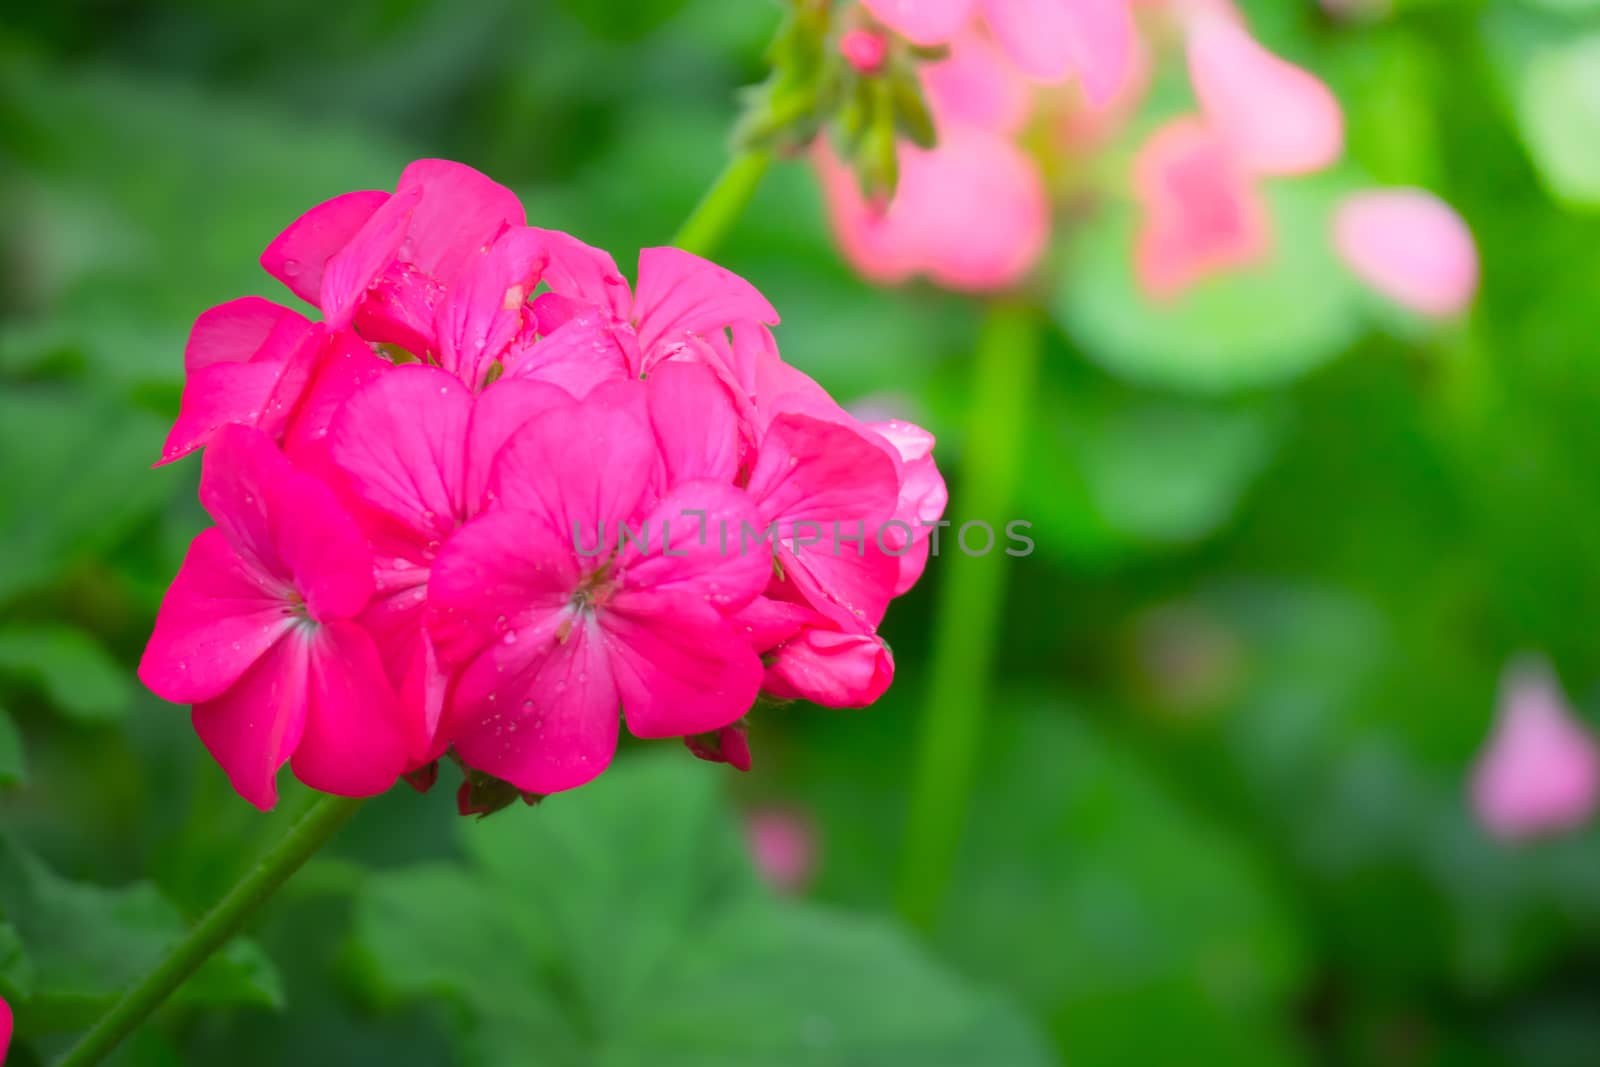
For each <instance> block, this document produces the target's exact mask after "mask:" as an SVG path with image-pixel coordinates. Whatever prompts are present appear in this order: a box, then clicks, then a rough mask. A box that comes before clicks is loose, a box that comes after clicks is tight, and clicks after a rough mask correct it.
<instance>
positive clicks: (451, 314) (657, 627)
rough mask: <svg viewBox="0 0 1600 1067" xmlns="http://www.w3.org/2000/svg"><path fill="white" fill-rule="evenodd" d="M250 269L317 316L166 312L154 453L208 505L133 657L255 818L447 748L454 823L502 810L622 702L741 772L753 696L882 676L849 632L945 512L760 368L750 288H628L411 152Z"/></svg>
mask: <svg viewBox="0 0 1600 1067" xmlns="http://www.w3.org/2000/svg"><path fill="white" fill-rule="evenodd" d="M263 263H264V264H265V265H266V266H267V267H268V269H269V270H271V271H272V272H273V273H275V274H277V275H278V276H279V277H281V278H283V279H284V280H285V282H286V283H287V284H290V286H291V288H293V289H294V291H295V292H296V293H297V294H299V295H301V296H303V297H305V298H306V299H308V300H310V301H311V302H313V303H315V304H317V305H319V306H320V308H321V310H322V311H323V313H324V315H325V319H324V321H322V322H313V321H311V320H309V319H307V318H305V317H304V316H302V315H300V314H299V313H297V312H294V311H290V310H289V309H287V308H281V307H278V306H277V305H274V304H271V303H270V302H267V301H263V300H256V299H254V298H249V299H245V300H239V301H234V302H232V303H230V304H226V305H223V306H222V307H220V308H217V309H213V310H212V311H210V312H207V313H206V314H204V315H202V316H201V317H200V319H199V321H198V322H197V323H196V326H195V330H194V333H193V335H192V336H191V339H190V344H189V350H188V352H187V355H186V360H187V363H188V367H189V382H188V388H187V389H186V393H185V400H184V412H183V414H182V415H181V416H180V419H179V422H178V426H177V427H175V429H174V434H173V441H172V442H171V443H170V447H169V458H171V457H172V456H175V455H178V454H182V453H183V452H185V451H188V450H190V449H193V448H197V447H200V446H202V445H206V444H208V443H209V447H208V449H207V452H206V456H205V461H204V466H203V468H202V478H201V499H202V502H203V503H204V504H205V505H206V507H207V510H208V511H209V512H210V513H211V515H212V517H213V518H214V519H215V520H216V522H217V524H218V525H217V527H216V528H215V529H212V530H208V531H206V532H204V533H202V534H201V535H200V536H199V537H198V538H196V540H195V542H194V545H193V546H192V547H191V550H190V553H189V557H188V559H186V561H185V563H184V565H183V568H182V569H181V570H180V572H179V574H178V576H177V578H176V579H175V580H174V582H173V584H172V587H171V588H170V589H169V590H168V594H167V597H166V600H165V601H164V603H163V605H162V609H161V612H160V615H159V617H158V620H157V625H156V630H155V633H154V635H153V636H152V637H151V640H150V643H149V646H148V647H147V649H146V652H145V657H144V660H143V663H142V664H141V668H140V671H141V677H142V678H143V679H144V681H145V682H146V684H147V685H149V686H150V687H151V688H152V689H153V690H154V691H155V692H156V693H157V694H158V695H161V696H163V697H165V698H167V699H170V700H173V701H175V702H179V703H189V704H192V705H194V722H195V726H196V729H197V731H198V732H199V733H200V735H201V738H202V740H203V741H204V742H205V743H206V745H207V746H208V747H209V748H210V749H211V751H212V752H213V754H214V755H215V756H216V758H217V760H218V762H219V763H220V764H221V765H222V766H223V768H224V770H226V771H227V773H228V775H229V777H230V780H232V782H233V783H234V786H235V788H236V789H237V790H238V791H239V792H240V793H241V794H242V795H243V796H244V797H245V798H246V799H248V800H250V801H251V802H252V803H254V804H257V805H258V806H262V807H268V806H270V805H271V804H272V803H273V801H274V800H275V797H276V792H275V785H274V782H275V776H276V772H277V770H278V769H279V768H280V767H281V766H282V764H283V763H284V762H286V761H289V762H292V765H293V768H294V771H295V773H296V775H297V776H298V777H300V778H301V779H302V780H303V781H305V782H307V783H308V784H310V785H312V786H313V787H315V788H318V789H323V790H327V791H331V792H341V793H354V794H363V795H364V794H366V793H371V792H377V791H381V790H382V789H384V788H387V786H388V785H389V784H391V783H392V782H393V781H394V779H395V777H396V776H397V775H400V774H402V773H404V774H405V775H406V776H407V778H408V780H409V781H411V782H412V783H413V784H414V785H416V786H417V787H418V788H424V789H425V788H426V787H427V786H428V785H429V784H431V782H432V779H433V776H434V775H435V774H436V771H437V762H436V761H437V760H438V759H439V758H440V757H441V756H443V755H444V754H446V753H447V752H449V753H452V754H453V755H454V756H455V758H457V759H458V760H459V761H460V762H462V763H463V764H464V765H465V767H466V768H467V770H468V786H467V788H466V789H465V792H464V793H463V794H462V796H463V800H462V805H463V808H464V809H470V810H472V811H474V812H479V813H484V812H488V811H492V810H497V809H498V808H499V807H502V806H504V804H506V803H509V802H511V801H513V800H515V799H516V797H517V796H519V795H520V796H523V797H524V798H528V797H534V796H536V795H539V794H545V793H550V792H556V791H559V790H562V789H568V788H572V787H574V786H577V785H580V784H582V783H583V782H585V781H588V780H589V779H590V778H592V777H594V776H595V775H596V774H598V773H600V772H601V771H602V770H603V769H604V768H605V766H606V764H607V763H608V762H609V760H610V758H611V755H612V752H613V751H614V749H615V746H616V743H617V735H618V728H619V714H618V713H619V709H620V712H621V715H622V716H623V717H625V718H626V721H627V723H628V725H629V728H630V729H631V730H632V731H633V732H634V733H635V734H636V735H638V736H641V737H683V738H685V739H686V740H687V741H688V743H689V744H690V747H691V748H693V749H696V751H697V752H701V753H702V754H706V755H708V756H713V757H715V758H717V759H720V760H723V761H726V762H730V763H732V764H734V765H735V766H739V767H741V768H744V767H748V765H749V748H748V744H747V742H746V738H745V734H744V730H743V727H742V725H739V723H740V720H741V719H742V718H743V717H744V716H745V714H746V713H747V712H749V711H750V709H751V707H752V705H753V704H754V702H755V700H756V697H757V694H758V693H759V692H760V690H761V689H762V687H763V686H764V685H766V686H769V687H770V688H771V690H772V691H773V692H774V694H781V695H782V696H784V697H790V696H807V697H810V698H811V699H814V700H818V701H823V702H831V703H835V704H864V703H869V702H871V701H872V700H874V699H876V697H877V696H878V695H879V694H880V693H881V692H882V691H883V688H884V687H885V686H886V685H887V684H888V683H889V680H890V679H891V677H892V674H893V661H892V659H891V658H890V657H889V654H888V650H887V647H886V646H885V645H884V644H883V642H882V640H881V639H880V638H878V637H877V636H876V632H875V631H876V627H877V625H878V623H879V622H880V621H881V619H882V617H883V614H884V611H885V610H886V609H887V606H888V603H889V601H890V599H892V598H893V597H894V596H896V595H898V594H899V593H901V592H903V591H905V589H907V588H909V586H910V585H911V583H912V582H914V581H915V580H916V578H917V576H918V575H920V573H921V570H922V568H923V566H924V564H925V561H926V554H927V547H926V535H927V531H926V529H924V528H921V527H920V523H921V522H922V521H927V520H931V519H933V518H937V516H938V515H939V514H940V513H942V509H943V507H944V501H945V490H944V483H943V480H942V478H941V477H940V476H939V473H938V469H937V467H936V466H935V465H934V462H933V459H932V455H931V450H932V446H933V439H932V437H931V436H930V435H928V434H927V433H925V432H924V431H922V430H920V429H918V428H917V427H915V426H912V425H910V424H909V423H903V422H894V421H889V422H885V423H882V424H877V425H872V426H868V425H866V424H863V423H861V422H860V421H859V420H857V419H855V418H854V417H853V416H851V415H849V414H848V413H846V412H845V411H844V410H843V409H842V408H840V407H839V406H838V404H836V403H834V401H833V400H832V398H831V397H829V396H828V395H827V393H826V392H825V391H824V390H823V389H822V388H821V386H819V385H818V384H817V383H816V382H814V381H812V380H811V379H810V378H808V377H807V376H806V375H804V374H803V373H801V372H800V371H799V370H797V369H795V368H793V367H789V366H788V365H787V364H784V363H783V361H782V359H781V357H780V356H779V354H778V350H777V346H776V342H775V340H774V338H773V336H772V333H771V331H770V329H769V327H770V326H772V325H774V324H776V323H777V321H778V316H777V313H776V311H774V310H773V308H772V306H771V305H770V304H769V303H768V302H767V301H766V299H765V298H764V297H762V296H761V294H760V293H759V292H758V291H757V290H756V289H755V288H754V287H753V286H751V285H750V283H749V282H747V281H745V280H744V279H742V278H739V277H737V276H736V275H733V274H731V273H729V272H728V271H726V270H723V269H722V268H721V267H718V266H717V265H715V264H713V263H710V262H708V261H706V260H704V259H701V258H699V257H696V256H692V255H689V254H687V253H684V252H680V251H678V250H676V249H670V248H654V249H645V250H644V251H643V252H641V253H640V257H639V272H638V280H637V285H636V286H635V287H633V288H632V289H631V290H630V287H629V285H628V283H627V281H626V280H625V279H624V278H623V277H622V275H621V274H620V273H619V272H618V270H617V268H616V265H615V263H614V262H613V261H612V259H611V257H610V256H609V255H607V254H606V253H605V252H603V251H601V250H599V249H595V248H591V247H590V246H588V245H586V244H583V243H582V242H580V241H578V240H576V239H575V238H573V237H571V236H569V235H567V234H563V233H559V232H556V231H551V230H541V229H537V228H534V227H529V226H526V225H524V224H523V223H522V220H521V209H520V207H517V206H516V205H515V200H514V198H511V197H510V194H509V193H507V192H506V191H505V190H503V189H502V188H501V187H499V186H497V185H495V184H494V183H492V182H490V181H489V180H488V179H487V178H484V177H483V176H482V175H479V174H477V173H476V172H474V171H470V170H468V169H467V168H462V167H457V166H456V165H454V164H443V163H434V162H430V161H424V163H421V164H414V165H413V166H412V167H409V168H407V170H406V173H405V175H403V176H402V178H401V181H400V185H399V188H398V190H397V191H396V193H394V194H393V195H390V194H386V193H352V194H346V195H345V196H343V197H337V198H335V199H334V200H332V201H329V202H328V203H326V204H324V205H322V206H320V207H318V208H316V209H314V210H313V211H311V212H309V213H308V214H307V215H306V216H304V217H303V218H302V219H301V220H299V221H298V222H296V223H295V224H294V225H293V226H291V227H290V228H289V229H288V230H286V231H285V232H284V234H283V235H281V236H280V237H279V238H278V239H277V240H276V241H274V242H273V244H272V246H270V247H269V249H268V251H267V253H266V255H265V256H264V257H263ZM396 347H401V348H405V349H406V350H407V351H408V352H409V353H410V355H412V356H416V357H420V359H419V361H416V362H413V361H410V360H402V363H403V365H400V366H396V365H395V349H396ZM275 442H281V448H280V447H279V445H278V444H277V443H275ZM619 537H620V539H619ZM763 657H765V661H764V658H763Z"/></svg>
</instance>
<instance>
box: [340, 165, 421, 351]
mask: <svg viewBox="0 0 1600 1067" xmlns="http://www.w3.org/2000/svg"><path fill="white" fill-rule="evenodd" d="M421 199H422V191H421V190H420V189H416V188H412V189H407V190H404V191H401V192H397V193H395V195H394V196H391V197H390V198H389V199H387V200H385V201H384V202H383V204H382V205H381V206H380V207H379V208H378V210H376V211H374V212H373V213H372V216H371V217H370V218H368V219H367V221H366V222H365V223H363V224H362V226H361V229H360V230H358V231H356V234H355V236H354V237H352V238H351V239H350V241H349V243H348V244H346V245H345V246H344V247H343V248H341V249H340V250H339V251H338V252H336V253H335V254H334V255H333V257H332V258H331V259H329V260H328V263H327V266H326V268H324V270H323V272H322V285H321V287H320V289H319V290H318V297H317V304H318V306H319V307H321V308H322V318H323V321H324V322H326V323H327V324H328V326H329V328H330V329H334V330H338V329H342V328H344V327H346V326H348V325H350V323H351V322H352V321H353V320H354V319H355V314H356V305H357V304H358V303H359V302H360V301H361V298H362V297H364V296H365V295H366V293H367V290H368V289H369V288H371V287H372V284H373V283H374V282H376V281H377V280H378V277H379V276H380V275H381V274H383V272H384V270H385V269H387V268H388V266H389V264H391V263H393V262H394V260H395V256H396V255H397V254H398V253H399V251H400V245H401V242H402V241H404V240H405V238H406V230H407V228H408V227H409V226H410V225H411V217H412V213H413V212H414V211H416V209H417V204H418V203H419V202H420V201H421Z"/></svg>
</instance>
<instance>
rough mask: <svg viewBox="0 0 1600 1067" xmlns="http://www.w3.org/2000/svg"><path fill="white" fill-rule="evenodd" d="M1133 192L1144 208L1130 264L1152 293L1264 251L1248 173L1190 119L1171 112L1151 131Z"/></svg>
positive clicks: (1262, 218) (1174, 290)
mask: <svg viewBox="0 0 1600 1067" xmlns="http://www.w3.org/2000/svg"><path fill="white" fill-rule="evenodd" d="M1134 193H1135V196H1137V197H1138V200H1139V203H1140V206H1141V207H1142V209H1143V211H1144V222H1143V225H1142V226H1141V228H1140V231H1139V237H1138V247H1137V249H1136V250H1135V266H1136V268H1137V272H1138V277H1139V282H1140V284H1141V285H1142V286H1143V287H1144V289H1145V290H1146V291H1147V292H1149V293H1150V294H1151V295H1153V296H1155V297H1158V298H1163V299H1170V298H1172V297H1174V296H1176V295H1178V294H1179V293H1181V292H1183V290H1185V289H1187V288H1188V287H1189V286H1190V285H1192V284H1194V283H1195V282H1196V281H1199V280H1201V279H1204V278H1207V277H1210V276H1212V275H1215V274H1217V273H1219V272H1223V271H1228V270H1234V269H1237V268H1239V267H1244V266H1249V265H1251V264H1254V263H1258V262H1260V261H1261V260H1262V259H1264V258H1265V257H1266V256H1267V254H1268V253H1269V252H1270V251H1271V247H1272V245H1271V233H1270V230H1269V228H1268V220H1267V210H1266V205H1265V204H1264V202H1263V201H1262V199H1261V195H1260V192H1259V190H1258V189H1257V188H1256V184H1255V180H1254V179H1253V178H1252V177H1251V176H1250V175H1249V174H1248V173H1246V172H1245V171H1244V170H1243V169H1242V168H1241V167H1240V166H1239V165H1238V163H1237V161H1236V160H1235V159H1234V158H1233V156H1232V154H1231V153H1230V152H1229V150H1228V146H1227V145H1226V143H1225V142H1224V141H1223V140H1222V139H1221V138H1220V137H1219V136H1217V135H1216V134H1214V133H1213V132H1212V131H1211V130H1210V129H1209V128H1208V127H1207V126H1206V125H1205V124H1204V123H1203V122H1201V121H1200V120H1198V119H1194V118H1181V119H1176V120H1174V121H1172V122H1170V123H1168V124H1167V125H1165V126H1163V127H1161V128H1160V129H1159V130H1158V131H1157V132H1156V133H1154V134H1153V135H1151V137H1150V139H1149V140H1148V141H1147V142H1145V144H1144V146H1143V147H1142V148H1141V149H1140V150H1139V155H1138V158H1137V159H1136V160H1135V162H1134Z"/></svg>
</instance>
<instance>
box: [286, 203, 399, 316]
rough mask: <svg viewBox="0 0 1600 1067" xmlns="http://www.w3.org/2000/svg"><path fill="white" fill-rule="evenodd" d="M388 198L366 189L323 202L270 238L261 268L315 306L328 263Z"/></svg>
mask: <svg viewBox="0 0 1600 1067" xmlns="http://www.w3.org/2000/svg"><path fill="white" fill-rule="evenodd" d="M388 199H389V194H388V193H386V192H383V191H382V190H381V189H366V190H361V191H359V192H354V193H343V194H341V195H339V196H336V197H334V198H333V199H331V200H324V201H323V202H322V203H320V204H318V205H317V206H316V207H314V208H312V209H311V210H310V211H307V212H306V213H305V214H304V215H301V216H300V217H299V218H298V219H295V220H294V221H293V222H291V223H290V224H289V226H288V228H287V229H285V230H284V231H283V232H282V233H280V234H278V236H276V237H274V238H273V239H272V243H271V244H269V245H268V246H267V248H266V251H264V252H262V253H261V267H262V269H263V270H265V271H266V272H267V273H268V274H270V275H272V276H273V277H274V278H276V279H278V280H279V281H280V282H282V283H283V284H284V285H287V286H288V287H289V290H290V291H291V292H292V293H294V295H295V296H298V297H299V298H300V299H301V300H304V301H306V302H307V303H308V304H312V305H313V306H315V305H316V304H317V301H318V300H320V299H321V297H322V274H323V271H324V270H325V269H326V267H327V264H328V260H329V259H331V258H333V256H334V255H335V254H336V253H338V252H339V251H340V250H341V249H343V248H344V246H345V245H347V244H349V243H350V242H351V241H352V240H354V239H355V236H356V234H357V233H359V232H360V231H361V227H362V226H364V225H366V222H367V220H368V219H370V218H372V216H373V213H374V212H376V211H377V210H378V209H379V208H380V207H382V206H383V204H384V202H385V201H386V200H388Z"/></svg>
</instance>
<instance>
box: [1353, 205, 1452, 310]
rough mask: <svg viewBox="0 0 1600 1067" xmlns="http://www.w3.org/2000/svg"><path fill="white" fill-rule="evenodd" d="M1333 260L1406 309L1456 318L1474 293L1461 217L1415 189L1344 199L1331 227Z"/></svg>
mask: <svg viewBox="0 0 1600 1067" xmlns="http://www.w3.org/2000/svg"><path fill="white" fill-rule="evenodd" d="M1333 243H1334V247H1335V248H1336V249H1337V250H1338V252H1339V256H1340V258H1342V259H1343V260H1344V262H1345V263H1346V265H1348V266H1349V268H1350V269H1351V270H1352V271H1354V272H1355V274H1356V275H1357V276H1358V277H1359V278H1361V279H1362V280H1363V281H1365V282H1366V283H1367V284H1368V285H1371V286H1372V287H1373V288H1374V289H1376V290H1377V291H1378V292H1380V293H1382V294H1383V295H1385V296H1387V297H1389V298H1390V299H1391V300H1394V301H1395V302H1396V303H1398V304H1400V305H1402V306H1404V307H1408V308H1410V309H1412V310H1413V311H1417V312H1420V313H1422V314H1424V315H1431V316H1435V317H1447V316H1451V315H1458V314H1460V313H1461V312H1463V311H1465V310H1466V309H1467V307H1468V305H1470V304H1471V303H1472V298H1473V297H1474V296H1475V295H1476V293H1477V290H1478V269H1479V268H1478V250H1477V246H1476V245H1475V244H1474V242H1473V240H1472V231H1470V230H1469V229H1467V225H1466V223H1465V222H1463V221H1462V220H1461V216H1459V215H1457V214H1456V213H1455V211H1454V210H1453V209H1452V208H1451V207H1450V206H1449V205H1448V204H1446V203H1445V202H1444V201H1442V200H1440V199H1439V198H1438V197H1436V196H1434V195H1433V194H1432V193H1429V192H1425V191H1424V190H1421V189H1375V190H1371V191H1369V192H1362V193H1356V194H1354V195H1353V196H1350V197H1347V198H1346V199H1345V200H1344V202H1343V203H1341V204H1340V205H1339V208H1338V212H1337V214H1336V215H1335V217H1334V223H1333Z"/></svg>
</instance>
